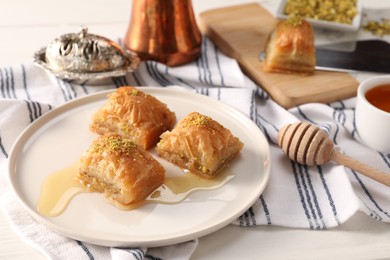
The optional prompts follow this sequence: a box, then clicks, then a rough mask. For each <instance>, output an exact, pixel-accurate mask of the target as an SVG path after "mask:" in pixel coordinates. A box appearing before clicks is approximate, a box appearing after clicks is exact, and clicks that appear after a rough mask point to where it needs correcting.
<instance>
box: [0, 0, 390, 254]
mask: <svg viewBox="0 0 390 260" xmlns="http://www.w3.org/2000/svg"><path fill="white" fill-rule="evenodd" d="M243 2H247V1H244V0H241V1H240V0H207V1H205V0H193V6H194V11H195V13H196V14H198V13H200V12H202V11H205V10H207V9H211V8H217V7H222V6H227V5H233V4H241V3H243ZM249 2H259V3H261V4H262V5H263V6H264V7H266V8H267V9H268V10H270V11H271V12H274V11H275V10H276V6H277V4H278V0H263V1H249ZM363 5H364V6H365V7H372V8H382V7H388V8H390V1H383V0H375V1H374V0H370V1H369V0H364V1H363ZM130 10H131V1H130V0H111V1H106V0H83V1H77V0H68V1H59V0H51V1H49V0H35V1H28V0H13V1H1V2H0V39H1V40H0V66H2V67H3V66H9V65H13V64H18V63H20V62H25V61H27V60H29V59H31V57H32V54H33V53H34V51H36V50H38V49H39V48H40V47H42V46H45V45H47V43H48V42H50V41H51V40H52V39H54V38H55V37H57V36H59V35H61V34H64V33H69V32H74V31H75V30H78V28H79V26H80V25H88V27H89V31H90V32H91V33H96V34H100V35H104V36H106V37H109V38H112V39H117V38H118V37H122V36H124V34H125V32H126V29H127V26H128V22H129V17H130ZM0 192H1V191H0ZM0 259H31V260H33V259H44V257H43V256H42V255H41V254H40V253H39V252H38V251H37V250H36V249H34V248H32V247H31V246H30V245H28V244H26V243H25V242H24V241H23V240H22V239H21V238H20V237H19V236H18V235H17V234H16V232H15V231H14V230H13V229H12V227H11V225H10V224H9V221H8V219H7V217H6V215H5V214H4V212H3V211H0ZM193 259H390V225H389V224H385V223H381V222H376V221H374V220H372V219H370V218H369V217H368V216H366V215H365V214H363V213H358V214H356V215H355V216H353V217H352V218H351V219H350V220H349V221H348V222H347V223H345V224H343V225H341V226H340V227H338V228H334V229H329V230H326V231H311V230H299V229H291V228H282V227H275V226H260V227H255V228H253V227H251V228H242V227H237V226H233V225H229V226H227V227H225V228H223V229H221V230H219V231H217V232H215V233H213V234H211V235H208V236H206V237H203V238H201V239H200V244H199V246H198V248H197V249H196V251H195V253H194V256H193Z"/></svg>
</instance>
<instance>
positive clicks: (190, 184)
mask: <svg viewBox="0 0 390 260" xmlns="http://www.w3.org/2000/svg"><path fill="white" fill-rule="evenodd" d="M78 168H79V163H78V162H76V163H73V164H72V165H69V166H68V167H65V168H64V169H60V170H59V171H56V172H54V173H52V174H50V175H49V176H48V177H47V178H46V179H45V181H44V182H43V184H42V188H41V194H40V197H39V200H38V203H37V210H38V212H39V213H40V214H41V215H43V216H47V217H55V216H58V215H60V214H62V213H63V212H64V211H65V209H66V207H67V206H68V204H69V203H70V202H71V200H72V199H73V198H74V197H75V196H76V195H77V194H79V193H83V192H94V191H93V190H92V189H90V188H88V187H87V186H85V185H83V184H81V183H80V181H78V180H77V178H76V174H77V171H78ZM233 177H234V175H232V174H231V173H230V172H229V171H228V170H225V171H222V172H221V173H220V174H219V175H218V176H217V177H216V178H214V179H211V180H210V179H204V178H201V177H199V176H197V175H195V174H192V173H191V172H185V171H184V172H183V174H182V175H177V176H166V177H165V180H164V184H163V185H162V186H161V187H159V188H158V189H156V190H155V191H154V192H153V193H152V194H151V195H150V196H148V197H147V198H146V199H144V200H142V201H138V202H135V203H131V204H128V205H123V204H120V203H118V202H116V201H114V200H109V199H107V201H108V202H109V203H111V204H112V205H114V206H116V207H117V208H119V209H122V210H133V209H136V208H138V207H140V206H143V205H145V204H148V203H158V204H177V203H180V202H182V201H183V200H185V199H186V198H187V197H188V195H189V194H190V193H192V192H194V191H196V190H209V189H217V188H219V187H221V186H223V185H224V184H225V183H227V182H228V181H229V180H231V179H232V178H233Z"/></svg>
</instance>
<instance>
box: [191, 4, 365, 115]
mask: <svg viewBox="0 0 390 260" xmlns="http://www.w3.org/2000/svg"><path fill="white" fill-rule="evenodd" d="M198 22H199V27H200V29H201V30H202V31H203V33H204V34H206V35H207V36H208V37H209V38H210V39H211V40H212V41H213V42H214V43H215V44H216V45H217V46H218V48H219V49H220V50H221V51H222V52H224V53H225V54H226V55H227V56H229V57H231V58H234V59H236V60H237V61H238V63H239V64H240V66H241V68H242V70H243V72H244V73H245V74H246V75H248V76H249V77H250V78H252V80H254V81H255V82H256V83H257V84H258V85H260V86H262V87H263V88H264V89H265V90H266V91H267V92H268V93H269V95H270V96H271V97H272V98H273V99H274V100H275V101H276V102H278V103H279V104H280V105H282V106H283V107H285V108H291V107H294V106H297V105H301V104H305V103H310V102H319V103H329V102H332V101H336V100H340V99H344V98H348V97H353V96H355V95H356V90H357V87H358V82H357V81H356V80H355V79H354V78H353V77H351V76H350V75H349V74H347V73H342V72H329V71H316V72H315V73H314V74H313V75H310V76H300V75H289V74H281V73H267V72H264V71H263V70H262V62H261V61H260V60H259V54H260V53H261V52H262V51H264V50H265V48H266V44H267V42H268V38H269V36H270V34H271V33H272V32H273V30H274V28H275V25H276V22H277V20H276V18H275V17H274V16H273V15H272V14H271V13H269V12H268V11H267V10H266V9H264V8H263V7H261V6H260V5H259V4H257V3H250V4H244V5H238V6H230V7H225V8H220V9H214V10H209V11H205V12H203V13H201V14H200V17H199V20H198Z"/></svg>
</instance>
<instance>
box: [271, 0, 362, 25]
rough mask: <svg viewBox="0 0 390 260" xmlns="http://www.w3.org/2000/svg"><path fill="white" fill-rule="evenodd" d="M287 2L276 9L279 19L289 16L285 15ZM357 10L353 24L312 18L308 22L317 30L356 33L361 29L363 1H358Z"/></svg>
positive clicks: (282, 1) (283, 0) (281, 2)
mask: <svg viewBox="0 0 390 260" xmlns="http://www.w3.org/2000/svg"><path fill="white" fill-rule="evenodd" d="M286 3H287V0H281V1H280V2H279V6H278V8H277V9H276V17H277V18H279V19H287V18H288V15H286V14H284V6H285V5H286ZM357 9H358V13H357V15H356V16H355V17H354V18H353V20H352V24H344V23H336V22H330V21H324V20H316V19H311V18H306V20H307V21H308V22H309V23H310V24H311V25H312V26H313V27H316V28H322V29H330V30H337V31H344V32H355V31H357V30H358V29H359V27H360V23H361V20H362V11H363V8H362V1H361V0H357Z"/></svg>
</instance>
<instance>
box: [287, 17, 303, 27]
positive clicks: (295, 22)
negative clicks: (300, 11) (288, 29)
mask: <svg viewBox="0 0 390 260" xmlns="http://www.w3.org/2000/svg"><path fill="white" fill-rule="evenodd" d="M285 24H286V25H288V26H292V27H300V26H301V24H302V17H300V16H290V17H289V18H288V19H287V20H286V22H285Z"/></svg>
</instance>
